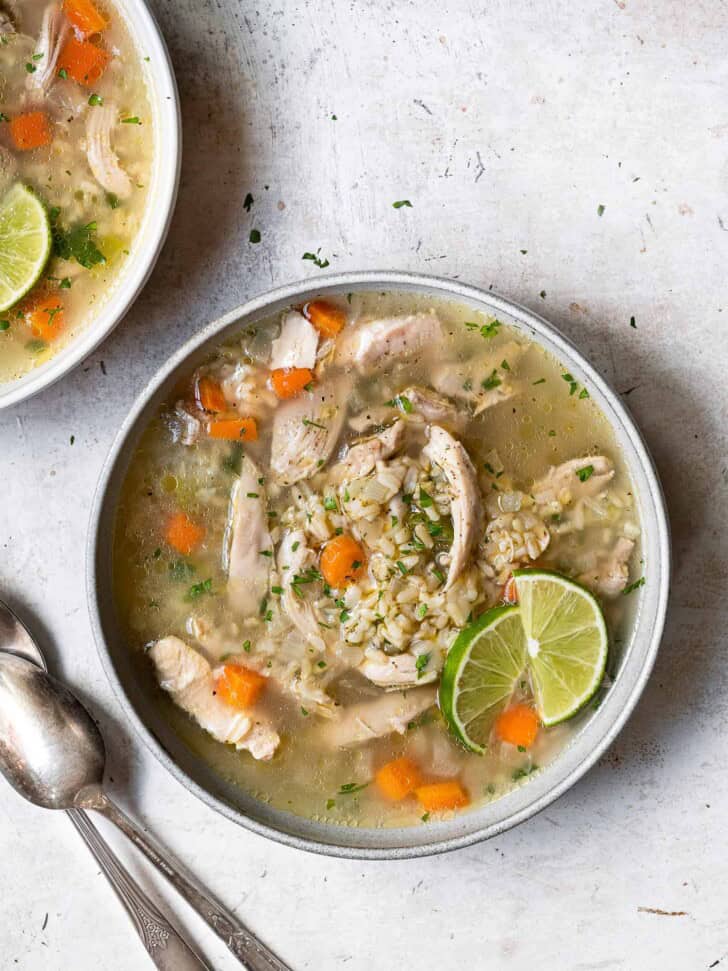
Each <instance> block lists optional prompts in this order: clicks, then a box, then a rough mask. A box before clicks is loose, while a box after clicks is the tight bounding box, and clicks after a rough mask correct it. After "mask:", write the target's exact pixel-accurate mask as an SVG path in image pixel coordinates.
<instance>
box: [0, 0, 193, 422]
mask: <svg viewBox="0 0 728 971" xmlns="http://www.w3.org/2000/svg"><path fill="white" fill-rule="evenodd" d="M0 75H1V77H2V80H1V81H0V407H2V406H3V405H7V404H11V403H13V402H14V401H18V400H20V399H21V398H25V397H28V396H29V395H31V394H33V393H35V392H36V391H38V390H39V389H40V388H42V387H44V386H46V385H47V384H49V383H51V382H52V381H54V380H56V378H58V377H59V376H60V375H61V374H62V373H64V372H65V371H67V370H68V369H69V368H70V367H72V366H73V365H74V364H76V363H77V362H78V361H79V360H81V358H82V357H83V356H84V355H86V354H88V353H89V351H90V350H92V349H93V347H95V346H96V344H98V343H99V341H100V340H101V339H102V338H103V337H104V336H105V335H106V334H107V333H108V332H109V330H110V329H111V328H112V327H113V326H114V324H115V323H116V322H117V321H118V320H119V319H120V317H121V316H122V315H123V313H124V312H125V310H126V309H127V308H128V306H129V304H130V302H131V300H132V299H133V298H134V296H135V295H136V294H137V292H138V290H139V289H140V287H141V285H142V283H143V282H144V279H145V278H146V276H147V274H148V273H149V271H150V270H151V267H152V266H153V263H154V260H155V258H156V256H157V253H158V251H159V249H160V247H161V244H162V241H163V239H164V235H165V233H166V228H167V224H168V221H169V218H170V215H171V211H172V206H173V204H174V198H175V194H176V188H177V173H178V165H179V137H178V125H179V122H178V114H177V97H176V89H175V84H174V79H173V77H172V74H171V70H170V66H169V60H168V56H167V53H166V49H165V47H164V44H163V41H162V40H161V37H160V35H159V32H158V29H157V27H156V25H155V23H154V21H153V20H152V18H151V15H150V14H149V11H148V10H147V8H146V6H145V5H144V4H143V3H142V2H141V0H109V2H106V0H98V2H97V0H50V2H49V0H27V2H26V3H23V4H16V3H15V2H14V0H0Z"/></svg>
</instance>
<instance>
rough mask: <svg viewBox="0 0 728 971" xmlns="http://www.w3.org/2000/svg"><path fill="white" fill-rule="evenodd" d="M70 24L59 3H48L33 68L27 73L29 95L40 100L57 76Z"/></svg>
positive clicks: (26, 80)
mask: <svg viewBox="0 0 728 971" xmlns="http://www.w3.org/2000/svg"><path fill="white" fill-rule="evenodd" d="M70 30H71V26H70V24H69V23H68V20H67V19H66V17H65V16H64V14H63V11H62V10H61V5H60V4H59V3H50V4H48V6H47V7H46V9H45V11H44V13H43V21H42V23H41V27H40V33H39V34H38V43H37V45H36V49H35V54H34V55H33V62H34V66H35V70H33V71H31V72H29V73H28V77H27V78H26V79H25V84H26V87H27V88H28V91H29V92H30V93H31V97H33V98H34V99H36V100H42V99H43V98H44V97H45V95H47V94H48V92H49V91H50V89H51V87H52V85H53V83H54V81H55V80H56V78H57V76H58V71H57V70H56V66H57V64H58V57H59V55H60V53H61V50H62V49H63V45H64V44H65V43H66V38H67V37H68V34H69V33H70Z"/></svg>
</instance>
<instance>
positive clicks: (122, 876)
mask: <svg viewBox="0 0 728 971" xmlns="http://www.w3.org/2000/svg"><path fill="white" fill-rule="evenodd" d="M4 650H7V651H9V652H12V654H14V655H15V656H16V657H18V658H19V659H21V658H22V659H25V660H27V661H29V662H30V663H32V664H35V665H37V666H38V667H39V668H42V670H43V671H45V670H47V667H46V663H45V658H44V657H43V655H42V653H41V651H40V648H39V647H38V645H37V644H36V643H35V641H34V640H33V639H32V638H31V636H30V634H29V633H28V631H27V629H26V628H25V627H24V626H23V624H22V623H21V622H20V620H19V619H18V617H17V616H16V615H15V614H14V613H13V611H12V610H11V609H10V608H9V607H8V606H7V604H4V603H3V602H2V601H1V600H0V651H4ZM3 751H4V742H3V739H2V738H0V752H3ZM0 771H3V774H4V769H3V767H2V756H0ZM68 816H69V817H70V819H71V822H72V823H73V825H74V826H75V827H76V829H77V830H78V832H79V833H80V835H81V837H82V839H83V840H84V842H85V843H86V845H87V846H88V848H89V849H90V850H91V852H92V853H93V855H94V857H95V858H96V862H97V863H98V864H99V866H100V867H101V869H102V871H103V873H104V874H105V875H106V878H107V879H108V881H109V883H110V884H111V886H112V887H113V889H114V891H115V892H116V895H117V896H118V897H119V900H121V902H122V904H123V905H124V907H125V909H126V911H127V913H128V914H129V916H130V917H131V919H132V921H133V923H134V926H135V927H136V930H137V933H138V934H139V937H140V938H141V941H142V944H143V945H144V947H145V948H146V950H147V952H148V954H149V956H150V957H151V959H152V961H153V962H154V965H155V967H157V968H159V969H160V971H211V969H210V967H209V965H207V964H206V963H205V962H204V961H203V960H202V958H200V957H199V956H198V955H197V954H196V953H195V952H194V950H193V949H192V947H191V946H190V945H189V944H187V942H186V941H185V940H184V939H183V938H182V937H181V936H180V935H179V934H178V933H177V931H176V930H175V929H174V927H173V926H172V925H171V924H170V923H169V921H168V920H167V918H166V917H165V916H164V914H162V913H161V911H160V910H158V909H157V907H156V906H155V905H154V904H153V903H152V901H151V900H150V899H149V897H147V895H146V894H145V893H144V891H143V890H142V889H141V887H140V886H139V885H138V884H137V883H136V881H135V880H134V878H133V877H132V876H131V874H130V873H129V872H128V870H127V869H126V868H125V867H124V865H123V863H121V861H120V860H119V859H118V857H117V856H116V855H115V854H114V853H113V852H112V850H111V848H110V847H109V845H108V844H107V843H106V841H105V840H104V839H103V838H102V836H101V834H100V833H99V832H98V830H97V829H96V828H95V827H94V825H93V824H92V822H91V820H90V819H89V818H88V816H87V815H86V813H85V812H84V811H83V810H82V809H69V810H68Z"/></svg>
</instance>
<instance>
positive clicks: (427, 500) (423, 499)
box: [417, 489, 435, 509]
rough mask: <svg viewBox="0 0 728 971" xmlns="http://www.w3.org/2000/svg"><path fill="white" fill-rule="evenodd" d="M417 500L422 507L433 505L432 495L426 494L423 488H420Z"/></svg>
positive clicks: (426, 507) (427, 507)
mask: <svg viewBox="0 0 728 971" xmlns="http://www.w3.org/2000/svg"><path fill="white" fill-rule="evenodd" d="M417 502H418V503H419V504H420V506H422V508H423V509H429V508H430V506H432V505H434V502H435V501H434V499H433V498H432V496H430V495H428V493H426V492H425V490H424V489H420V495H419V498H418V499H417Z"/></svg>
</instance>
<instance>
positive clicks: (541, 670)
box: [513, 570, 608, 725]
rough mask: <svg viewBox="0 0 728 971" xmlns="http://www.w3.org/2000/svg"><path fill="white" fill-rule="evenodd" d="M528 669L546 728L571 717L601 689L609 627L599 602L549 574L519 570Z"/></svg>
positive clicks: (521, 613)
mask: <svg viewBox="0 0 728 971" xmlns="http://www.w3.org/2000/svg"><path fill="white" fill-rule="evenodd" d="M513 576H514V577H515V580H516V590H517V591H518V603H519V606H520V619H521V623H522V625H523V631H524V634H525V638H526V650H527V657H528V667H529V670H530V672H531V683H532V685H533V691H534V696H535V699H536V706H537V708H538V713H539V715H540V716H541V720H542V721H543V723H544V725H556V724H557V723H558V722H562V721H565V720H566V719H567V718H571V717H572V715H574V714H576V712H577V711H578V710H579V709H580V708H581V707H582V706H583V705H585V704H586V703H587V701H589V699H590V698H591V697H592V696H593V695H594V693H595V691H596V690H597V688H598V687H599V684H600V682H601V680H602V676H603V675H604V667H605V665H606V663H607V643H608V642H607V627H606V624H605V622H604V615H603V614H602V611H601V609H600V607H599V604H598V603H597V601H596V600H595V598H594V597H593V596H592V595H591V594H590V593H589V591H588V590H585V589H584V588H583V587H582V586H580V585H579V584H578V583H574V581H573V580H569V579H568V578H567V577H564V576H561V574H559V573H550V572H548V571H546V570H514V572H513Z"/></svg>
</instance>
